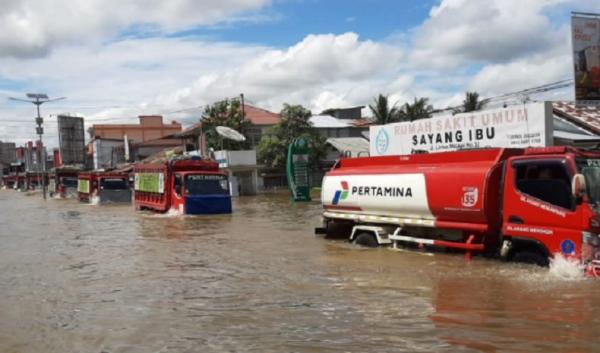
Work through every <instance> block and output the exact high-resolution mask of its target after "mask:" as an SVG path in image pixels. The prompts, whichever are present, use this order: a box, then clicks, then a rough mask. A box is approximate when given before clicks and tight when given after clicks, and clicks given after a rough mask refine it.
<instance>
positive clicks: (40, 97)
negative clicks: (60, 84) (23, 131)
mask: <svg viewBox="0 0 600 353" xmlns="http://www.w3.org/2000/svg"><path fill="white" fill-rule="evenodd" d="M27 98H29V99H20V98H14V97H8V99H10V100H14V101H20V102H28V103H33V104H35V106H36V108H37V117H36V118H35V123H36V125H37V127H36V128H35V133H36V134H37V135H38V136H39V141H40V143H39V145H38V146H39V151H37V154H38V178H39V175H40V173H39V168H40V163H41V165H42V167H41V169H42V170H41V174H42V178H41V179H42V190H43V193H44V200H46V154H45V153H44V143H43V142H42V135H43V134H44V128H43V126H42V125H43V124H44V119H43V118H42V116H41V115H40V105H42V104H44V103H46V102H54V101H58V100H61V99H66V97H60V98H53V99H50V98H48V95H47V94H45V93H27ZM38 180H39V179H38Z"/></svg>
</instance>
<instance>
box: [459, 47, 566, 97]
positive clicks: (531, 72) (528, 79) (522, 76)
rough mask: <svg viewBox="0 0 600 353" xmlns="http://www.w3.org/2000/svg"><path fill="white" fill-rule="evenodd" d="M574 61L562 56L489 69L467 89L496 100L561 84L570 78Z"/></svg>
mask: <svg viewBox="0 0 600 353" xmlns="http://www.w3.org/2000/svg"><path fill="white" fill-rule="evenodd" d="M571 60H572V59H571V57H570V56H569V55H560V56H555V57H537V58H531V57H528V58H526V59H521V60H516V61H512V62H510V63H506V64H495V65H489V66H486V67H484V68H483V69H482V70H481V71H479V72H478V73H477V74H476V75H475V76H474V77H473V79H472V80H471V82H470V83H469V85H468V87H469V89H470V90H475V91H478V92H482V94H484V95H485V96H493V95H499V94H502V93H507V92H514V91H518V90H521V89H526V88H531V87H536V86H540V85H543V84H547V83H552V82H556V81H560V80H563V79H565V78H568V77H569V75H570V73H571V70H572V67H571V62H572V61H571Z"/></svg>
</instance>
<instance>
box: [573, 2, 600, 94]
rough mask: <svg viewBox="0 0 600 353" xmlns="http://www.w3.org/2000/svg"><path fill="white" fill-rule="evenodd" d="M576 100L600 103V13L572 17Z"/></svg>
mask: <svg viewBox="0 0 600 353" xmlns="http://www.w3.org/2000/svg"><path fill="white" fill-rule="evenodd" d="M571 37H572V45H573V64H574V65H573V67H574V70H575V76H574V80H575V100H576V102H577V103H578V104H600V15H597V16H594V15H584V14H581V15H579V14H573V16H572V17H571Z"/></svg>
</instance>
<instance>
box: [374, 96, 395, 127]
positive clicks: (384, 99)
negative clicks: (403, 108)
mask: <svg viewBox="0 0 600 353" xmlns="http://www.w3.org/2000/svg"><path fill="white" fill-rule="evenodd" d="M369 109H371V113H373V117H374V118H375V121H374V123H375V124H378V125H384V124H389V123H393V122H395V121H398V108H397V107H396V104H393V105H392V106H391V107H390V105H389V102H388V96H384V95H383V94H379V96H377V97H376V98H374V99H373V104H372V105H369Z"/></svg>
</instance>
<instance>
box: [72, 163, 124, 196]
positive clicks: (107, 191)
mask: <svg viewBox="0 0 600 353" xmlns="http://www.w3.org/2000/svg"><path fill="white" fill-rule="evenodd" d="M77 197H78V199H79V201H81V202H93V200H94V199H95V198H97V200H98V202H99V203H131V187H130V185H129V174H128V173H118V172H100V171H94V172H82V173H79V176H78V181H77Z"/></svg>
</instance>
